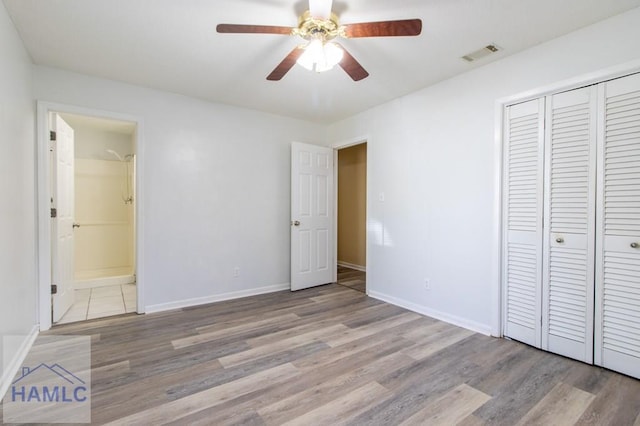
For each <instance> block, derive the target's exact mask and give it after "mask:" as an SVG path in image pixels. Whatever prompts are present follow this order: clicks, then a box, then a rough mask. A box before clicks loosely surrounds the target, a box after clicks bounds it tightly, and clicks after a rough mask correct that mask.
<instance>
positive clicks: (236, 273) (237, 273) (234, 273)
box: [233, 266, 240, 278]
mask: <svg viewBox="0 0 640 426" xmlns="http://www.w3.org/2000/svg"><path fill="white" fill-rule="evenodd" d="M233 276H234V277H235V278H238V277H239V276H240V267H239V266H236V267H235V268H233Z"/></svg>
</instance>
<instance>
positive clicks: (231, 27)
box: [216, 24, 293, 35]
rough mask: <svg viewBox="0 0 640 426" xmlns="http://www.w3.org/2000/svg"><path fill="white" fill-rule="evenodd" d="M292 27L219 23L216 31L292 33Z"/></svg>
mask: <svg viewBox="0 0 640 426" xmlns="http://www.w3.org/2000/svg"><path fill="white" fill-rule="evenodd" d="M292 30H293V28H292V27H275V26H271V25H237V24H218V26H217V27H216V31H218V32H219V33H233V34H282V35H291V31H292Z"/></svg>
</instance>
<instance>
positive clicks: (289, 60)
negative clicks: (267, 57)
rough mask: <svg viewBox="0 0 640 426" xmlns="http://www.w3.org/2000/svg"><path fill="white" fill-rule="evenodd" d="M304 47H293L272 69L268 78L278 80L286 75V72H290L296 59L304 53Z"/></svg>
mask: <svg viewBox="0 0 640 426" xmlns="http://www.w3.org/2000/svg"><path fill="white" fill-rule="evenodd" d="M303 52H304V49H301V48H299V47H296V48H295V49H293V50H292V51H291V52H290V53H289V54H288V55H287V56H286V57H285V58H284V59H283V60H282V62H280V63H279V64H278V66H277V67H276V68H275V69H274V70H273V71H271V74H269V75H268V76H267V80H270V81H278V80H280V79H282V77H284V75H285V74H286V73H288V72H289V70H290V69H291V68H293V66H294V65H295V64H296V61H297V60H298V58H299V57H300V55H302V53H303Z"/></svg>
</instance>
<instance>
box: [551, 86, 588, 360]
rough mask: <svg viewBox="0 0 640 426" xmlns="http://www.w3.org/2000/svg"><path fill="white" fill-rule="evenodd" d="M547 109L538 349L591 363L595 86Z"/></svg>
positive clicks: (555, 100) (568, 94)
mask: <svg viewBox="0 0 640 426" xmlns="http://www.w3.org/2000/svg"><path fill="white" fill-rule="evenodd" d="M546 108H547V110H546V126H545V127H546V131H545V190H544V199H545V203H544V211H545V214H544V230H545V231H544V242H543V282H542V348H543V349H545V350H548V351H550V352H554V353H557V354H561V355H565V356H568V357H571V358H574V359H578V360H580V361H584V362H588V363H592V362H593V303H594V250H595V247H594V246H595V195H596V192H595V189H596V173H595V172H596V118H597V88H596V86H589V87H584V88H581V89H576V90H571V91H568V92H563V93H559V94H556V95H552V96H548V97H547V102H546Z"/></svg>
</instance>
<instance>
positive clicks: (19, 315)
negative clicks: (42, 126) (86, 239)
mask: <svg viewBox="0 0 640 426" xmlns="http://www.w3.org/2000/svg"><path fill="white" fill-rule="evenodd" d="M0 64H2V65H0V132H2V137H0V153H2V154H1V155H0V176H1V178H0V218H1V219H2V220H0V338H2V337H4V336H8V335H27V334H29V333H30V332H31V331H32V329H33V327H34V326H35V324H36V307H37V299H36V273H35V270H36V269H35V265H36V257H35V256H36V247H35V241H36V240H35V238H36V232H35V224H36V221H35V154H34V152H35V151H34V148H35V143H34V126H35V124H34V123H35V121H34V119H35V105H34V103H33V100H32V92H31V79H32V70H31V61H30V59H29V57H28V55H27V53H26V52H25V50H24V48H23V47H22V42H21V41H20V39H19V38H18V35H17V33H16V30H15V28H14V26H13V24H12V23H11V21H10V19H9V16H8V15H7V12H6V10H5V7H4V4H3V3H2V2H0ZM0 340H1V339H0ZM3 349H8V348H3V346H2V342H1V341H0V357H1V356H2V353H3ZM7 352H10V353H7V354H6V357H5V359H4V361H5V362H9V361H10V360H11V359H13V358H14V357H15V356H16V354H17V353H16V351H15V350H7ZM1 396H2V393H1V392H0V397H1Z"/></svg>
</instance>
